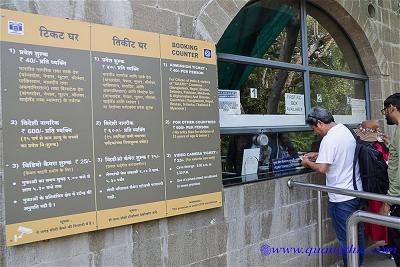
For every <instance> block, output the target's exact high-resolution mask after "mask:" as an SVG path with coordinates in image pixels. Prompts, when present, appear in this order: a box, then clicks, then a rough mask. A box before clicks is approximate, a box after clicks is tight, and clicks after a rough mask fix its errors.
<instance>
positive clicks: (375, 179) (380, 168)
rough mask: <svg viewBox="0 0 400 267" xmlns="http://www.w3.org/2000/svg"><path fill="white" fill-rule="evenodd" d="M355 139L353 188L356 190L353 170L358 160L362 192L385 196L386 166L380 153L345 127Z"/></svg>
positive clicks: (387, 185) (386, 184) (386, 187)
mask: <svg viewBox="0 0 400 267" xmlns="http://www.w3.org/2000/svg"><path fill="white" fill-rule="evenodd" d="M346 127H347V128H348V129H349V130H350V132H351V133H352V134H353V136H354V138H355V139H356V143H357V144H356V150H355V152H354V161H353V186H354V190H358V189H357V184H356V177H355V168H356V164H357V160H358V165H359V168H360V176H361V181H362V186H363V190H364V191H366V192H371V193H377V194H384V195H386V194H387V191H388V190H389V177H388V172H387V168H388V166H387V164H386V162H385V160H384V158H383V155H382V154H381V152H379V151H378V150H377V149H376V148H375V146H374V144H373V143H368V142H365V141H362V140H361V139H360V137H358V136H357V135H356V134H355V133H354V131H353V130H352V129H351V128H350V127H348V126H347V125H346Z"/></svg>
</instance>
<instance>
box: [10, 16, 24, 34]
mask: <svg viewBox="0 0 400 267" xmlns="http://www.w3.org/2000/svg"><path fill="white" fill-rule="evenodd" d="M8 33H9V34H17V35H23V34H24V24H23V23H22V22H18V21H11V20H9V21H8Z"/></svg>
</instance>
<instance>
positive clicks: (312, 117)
mask: <svg viewBox="0 0 400 267" xmlns="http://www.w3.org/2000/svg"><path fill="white" fill-rule="evenodd" d="M306 123H307V124H308V125H310V126H311V127H312V128H313V130H314V132H315V133H316V134H318V135H320V136H325V135H326V134H327V133H328V131H329V129H331V128H332V127H333V126H335V125H336V124H335V119H334V118H333V116H332V114H331V113H330V112H329V111H328V110H326V109H324V108H321V107H313V108H312V109H311V111H310V113H309V114H308V116H307V119H306Z"/></svg>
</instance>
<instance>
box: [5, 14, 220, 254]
mask: <svg viewBox="0 0 400 267" xmlns="http://www.w3.org/2000/svg"><path fill="white" fill-rule="evenodd" d="M0 11H1V25H0V26H1V39H0V42H1V55H2V60H1V94H2V120H3V148H4V159H3V160H4V187H5V209H6V243H7V245H8V246H13V245H19V244H24V243H29V242H34V241H38V240H44V239H49V238H55V237H60V236H66V235H71V234H77V233H82V232H87V231H93V230H97V229H105V228H109V227H115V226H119V225H125V224H131V223H136V222H141V221H147V220H152V219H158V218H163V217H167V216H173V215H178V214H183V213H188V212H193V211H199V210H204V209H209V208H215V207H220V206H221V205H222V181H221V179H222V176H221V164H220V148H219V127H218V125H219V122H218V98H217V88H216V87H217V86H216V55H215V45H214V44H212V43H209V42H204V41H198V40H192V39H186V38H179V37H175V36H167V35H160V34H156V33H149V32H143V31H135V30H130V29H120V28H115V27H111V26H104V25H96V24H90V23H85V22H78V21H71V20H64V19H59V18H52V17H45V16H40V15H33V14H26V13H21V12H15V11H9V10H0Z"/></svg>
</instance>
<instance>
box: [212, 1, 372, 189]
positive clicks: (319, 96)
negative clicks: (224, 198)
mask: <svg viewBox="0 0 400 267" xmlns="http://www.w3.org/2000/svg"><path fill="white" fill-rule="evenodd" d="M217 52H218V88H219V96H220V98H219V100H220V124H221V133H222V135H221V149H222V155H223V170H224V173H225V178H226V177H230V176H231V177H237V176H240V175H241V174H242V175H245V174H248V173H251V172H254V170H255V169H254V166H253V167H252V171H250V172H249V170H248V169H249V168H247V167H246V166H244V165H243V164H245V163H243V162H246V161H244V160H243V157H246V155H253V154H254V155H255V154H257V151H256V152H255V151H254V150H253V151H252V150H251V149H254V148H256V149H257V148H260V151H259V155H258V165H259V166H258V167H259V169H258V173H259V172H260V170H261V171H263V172H265V173H267V176H266V177H276V176H279V173H278V172H277V170H276V169H273V167H275V166H271V165H273V163H274V162H273V161H275V160H277V159H282V157H289V158H290V157H295V156H297V155H298V153H299V152H300V153H301V152H306V151H309V150H312V149H314V150H315V149H317V146H318V140H317V139H316V138H315V137H314V136H313V134H312V133H311V132H310V128H309V127H308V126H307V125H305V116H306V114H307V113H308V111H309V110H310V108H311V107H312V106H321V107H324V108H327V109H328V110H330V111H331V112H332V113H333V115H334V117H335V120H336V122H341V123H346V124H358V123H360V122H361V121H362V120H365V119H366V118H367V117H369V105H368V94H367V89H368V88H367V77H366V76H365V72H364V69H363V67H362V64H361V63H360V60H359V58H358V56H357V52H356V50H355V49H354V46H353V45H352V43H351V41H350V40H349V38H348V36H347V34H346V33H345V32H344V31H343V30H342V28H341V27H340V26H339V24H338V23H337V22H336V21H335V20H334V19H333V18H332V17H330V16H329V15H328V14H326V13H325V12H323V11H322V10H321V9H319V8H317V7H315V6H313V5H311V4H308V3H306V1H297V0H282V1H274V0H256V1H250V2H249V3H247V4H246V6H244V7H243V8H242V10H241V11H240V12H239V13H238V14H237V15H236V17H235V18H234V19H233V20H232V22H231V23H230V25H229V26H228V28H227V29H226V30H225V32H224V34H223V36H222V37H221V39H220V41H219V42H218V44H217ZM261 132H263V133H265V135H266V136H267V137H268V141H269V142H268V145H267V146H265V145H264V146H260V145H259V144H256V143H257V141H256V140H257V138H256V137H257V135H258V134H260V133H261ZM283 150H285V151H284V152H285V153H282V152H283ZM252 153H253V154H252ZM253 165H255V164H253ZM246 168H247V170H246ZM278 169H279V168H278ZM284 169H285V168H284ZM299 169H300V168H297V169H296V168H292V171H293V170H296V171H298V170H299ZM285 170H286V169H285ZM281 174H282V173H281ZM259 177H260V176H257V178H256V179H259ZM235 179H236V178H235ZM243 179H248V177H247V178H243V177H242V178H241V180H243ZM252 179H254V175H253V178H252ZM225 181H228V180H225ZM227 183H228V182H227Z"/></svg>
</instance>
